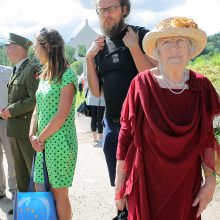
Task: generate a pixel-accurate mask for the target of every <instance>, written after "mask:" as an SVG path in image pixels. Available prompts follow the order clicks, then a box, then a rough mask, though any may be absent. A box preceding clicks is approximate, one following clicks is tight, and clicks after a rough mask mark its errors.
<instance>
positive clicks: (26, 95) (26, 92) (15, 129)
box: [7, 59, 39, 138]
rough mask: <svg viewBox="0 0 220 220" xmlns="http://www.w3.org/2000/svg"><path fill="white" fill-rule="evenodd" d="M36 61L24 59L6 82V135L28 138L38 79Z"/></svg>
mask: <svg viewBox="0 0 220 220" xmlns="http://www.w3.org/2000/svg"><path fill="white" fill-rule="evenodd" d="M38 74H39V68H38V65H37V63H34V62H31V61H30V60H29V59H26V60H25V61H24V62H23V63H22V64H21V66H20V67H19V69H18V70H17V72H15V74H14V75H12V76H11V78H10V80H9V83H8V109H9V111H10V114H11V116H12V117H11V118H9V119H8V127H7V135H8V136H9V137H15V138H28V134H29V127H30V120H31V116H32V112H33V110H34V107H35V104H36V99H35V93H36V90H37V88H38V83H39V80H38V79H37V76H38Z"/></svg>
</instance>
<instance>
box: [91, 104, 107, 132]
mask: <svg viewBox="0 0 220 220" xmlns="http://www.w3.org/2000/svg"><path fill="white" fill-rule="evenodd" d="M90 109H91V130H92V132H96V131H97V130H98V133H102V131H103V126H102V120H103V116H104V112H105V107H104V106H94V105H91V106H90Z"/></svg>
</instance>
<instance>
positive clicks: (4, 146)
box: [0, 119, 17, 196]
mask: <svg viewBox="0 0 220 220" xmlns="http://www.w3.org/2000/svg"><path fill="white" fill-rule="evenodd" d="M3 151H4V152H5V156H6V159H7V165H8V187H9V192H11V193H12V195H13V194H14V192H15V191H16V190H17V184H16V176H15V167H14V160H13V156H12V151H11V145H10V142H9V138H8V137H7V121H5V120H2V119H0V196H2V195H5V193H6V177H5V171H4V165H3V153H4V152H3Z"/></svg>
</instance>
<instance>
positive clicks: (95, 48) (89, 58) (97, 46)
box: [86, 36, 105, 97]
mask: <svg viewBox="0 0 220 220" xmlns="http://www.w3.org/2000/svg"><path fill="white" fill-rule="evenodd" d="M104 45H105V37H104V36H98V37H97V38H96V39H95V40H94V41H93V43H92V45H91V46H90V48H89V49H88V51H87V54H86V64H87V80H88V86H89V88H90V90H91V92H92V94H93V95H94V96H96V97H99V96H100V95H101V94H100V88H99V79H98V76H97V72H96V66H95V61H94V59H95V56H96V55H97V54H98V52H99V51H100V50H102V49H103V47H104Z"/></svg>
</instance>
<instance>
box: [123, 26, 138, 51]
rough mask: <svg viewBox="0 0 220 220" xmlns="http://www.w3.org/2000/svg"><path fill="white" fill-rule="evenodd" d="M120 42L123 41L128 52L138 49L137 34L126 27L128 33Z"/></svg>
mask: <svg viewBox="0 0 220 220" xmlns="http://www.w3.org/2000/svg"><path fill="white" fill-rule="evenodd" d="M122 40H123V42H124V44H125V46H126V47H128V48H129V49H130V50H131V49H133V48H135V47H137V46H138V47H139V43H138V41H139V36H138V33H135V32H134V31H133V30H132V28H131V27H128V31H127V33H126V34H125V36H124V38H123V39H122Z"/></svg>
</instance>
